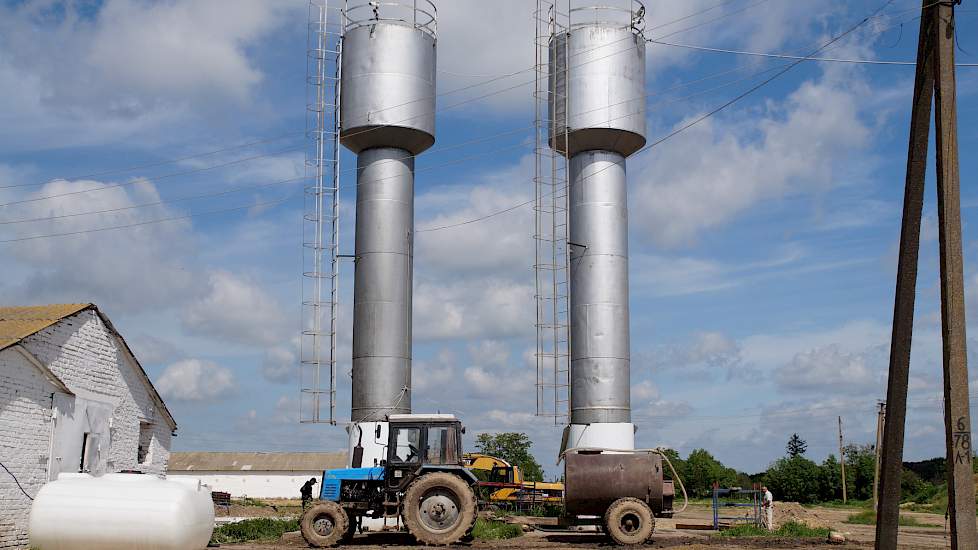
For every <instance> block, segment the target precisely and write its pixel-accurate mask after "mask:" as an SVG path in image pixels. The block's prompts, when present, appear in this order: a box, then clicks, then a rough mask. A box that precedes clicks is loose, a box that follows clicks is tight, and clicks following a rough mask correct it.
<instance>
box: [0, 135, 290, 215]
mask: <svg viewBox="0 0 978 550" xmlns="http://www.w3.org/2000/svg"><path fill="white" fill-rule="evenodd" d="M302 149H304V147H300V148H297V149H285V150H282V151H276V152H274V153H267V154H263V155H255V156H251V157H245V158H240V159H235V160H232V161H228V162H223V163H221V164H215V165H212V166H206V167H203V168H196V169H193V170H185V171H183V172H173V173H170V174H164V175H162V176H156V177H152V178H136V179H133V180H130V181H125V182H121V183H113V184H109V185H103V186H101V187H93V188H90V189H79V190H76V191H66V192H64V193H54V194H52V195H44V196H41V197H32V198H29V199H20V200H16V201H10V202H5V203H2V204H0V207H3V206H13V205H15V204H26V203H31V202H38V201H43V200H48V199H56V198H58V197H69V196H72V195H80V194H82V193H95V192H98V191H104V190H106V189H115V188H117V187H128V186H131V185H135V184H137V183H139V182H141V181H158V180H162V179H168V178H175V177H179V176H186V175H188V174H196V173H199V172H205V171H207V170H214V169H217V168H226V167H228V166H233V165H236V164H242V163H245V162H249V161H252V160H256V159H260V158H266V157H271V156H275V155H281V154H284V153H293V152H295V151H301V150H302ZM54 181H63V180H54Z"/></svg>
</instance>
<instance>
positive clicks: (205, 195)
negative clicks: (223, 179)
mask: <svg viewBox="0 0 978 550" xmlns="http://www.w3.org/2000/svg"><path fill="white" fill-rule="evenodd" d="M312 177H313V176H299V177H296V178H290V179H286V180H279V181H273V182H270V183H261V184H258V185H247V186H243V187H232V188H231V189H225V190H223V191H215V192H213V193H203V194H200V195H187V196H183V197H176V198H173V199H166V200H159V201H155V202H147V203H142V204H133V205H129V206H120V207H118V208H106V209H105V210H91V211H85V212H73V213H71V214H59V215H57V216H44V217H39V218H22V219H18V220H0V225H11V224H15V223H33V222H46V221H53V220H60V219H65V218H76V217H79V216H89V215H94V214H109V213H112V212H123V211H126V210H135V209H137V208H149V207H151V206H162V205H166V204H173V203H177V202H186V201H191V200H196V199H205V198H211V197H220V196H223V195H230V194H232V193H240V192H243V191H251V190H253V189H262V188H265V187H271V186H274V185H282V184H286V183H294V182H297V181H302V180H307V179H310V178H312Z"/></svg>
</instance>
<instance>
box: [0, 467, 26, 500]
mask: <svg viewBox="0 0 978 550" xmlns="http://www.w3.org/2000/svg"><path fill="white" fill-rule="evenodd" d="M0 468H3V469H4V470H5V471H6V472H7V473H8V474H10V477H12V478H13V480H14V483H16V484H17V488H18V489H20V492H21V493H24V496H25V497H27V500H34V497H32V496H30V495H29V494H27V491H25V490H24V487H23V486H22V485H21V484H20V480H18V479H17V476H15V475H14V473H13V472H11V471H10V470H8V469H7V467H6V466H4V465H3V462H0Z"/></svg>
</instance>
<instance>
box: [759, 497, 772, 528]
mask: <svg viewBox="0 0 978 550" xmlns="http://www.w3.org/2000/svg"><path fill="white" fill-rule="evenodd" d="M761 508H763V509H764V523H765V525H766V526H767V529H768V531H774V495H772V494H771V491H769V490H768V488H767V486H763V487H761Z"/></svg>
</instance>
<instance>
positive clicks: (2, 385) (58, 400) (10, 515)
mask: <svg viewBox="0 0 978 550" xmlns="http://www.w3.org/2000/svg"><path fill="white" fill-rule="evenodd" d="M176 428H177V425H176V423H175V422H174V420H173V417H172V416H171V415H170V412H169V411H168V410H167V408H166V405H165V404H164V403H163V400H162V399H161V398H160V396H159V394H158V393H157V392H156V389H155V388H154V387H153V384H152V382H150V380H149V377H148V376H147V375H146V372H145V371H144V370H143V368H142V366H140V364H139V361H137V360H136V358H135V356H134V355H133V354H132V350H130V349H129V346H128V345H127V344H126V342H125V340H123V339H122V336H120V335H119V333H118V332H117V331H116V330H115V328H114V327H113V326H112V323H111V322H110V321H109V319H108V318H107V317H106V316H105V315H103V314H102V313H101V312H100V311H99V310H98V308H97V307H95V306H94V305H93V304H58V305H48V306H30V307H0V464H2V465H3V466H4V468H5V469H6V470H8V471H4V468H0V548H21V547H26V546H27V518H28V514H29V512H30V504H31V503H30V498H29V496H33V495H34V494H35V493H36V492H37V491H38V490H39V489H40V488H41V486H42V485H43V484H44V483H45V482H47V481H49V480H53V479H55V478H57V476H58V474H59V473H60V472H79V471H85V472H91V473H92V474H101V473H105V472H118V471H121V470H139V471H142V472H145V473H150V474H157V475H164V474H165V473H166V468H167V462H168V461H169V455H170V439H171V437H172V436H173V435H174V432H175V430H176ZM18 482H19V485H20V486H18ZM21 488H22V489H23V490H22V489H21ZM25 493H26V495H25Z"/></svg>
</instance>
